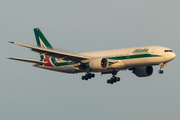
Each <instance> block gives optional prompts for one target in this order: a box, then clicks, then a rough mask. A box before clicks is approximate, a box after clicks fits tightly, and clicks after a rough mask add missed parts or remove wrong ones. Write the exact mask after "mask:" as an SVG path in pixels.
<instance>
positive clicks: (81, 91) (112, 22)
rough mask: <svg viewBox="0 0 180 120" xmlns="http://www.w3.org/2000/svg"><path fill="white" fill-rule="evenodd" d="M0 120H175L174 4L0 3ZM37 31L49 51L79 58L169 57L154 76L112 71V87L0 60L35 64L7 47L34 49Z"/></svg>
mask: <svg viewBox="0 0 180 120" xmlns="http://www.w3.org/2000/svg"><path fill="white" fill-rule="evenodd" d="M0 3H1V4H0V15H1V20H0V23H1V24H0V38H1V44H0V55H1V56H0V61H1V62H0V66H1V73H0V78H1V79H0V101H1V102H0V119H1V120H50V119H51V120H60V119H61V120H110V119H114V120H117V119H123V120H130V119H131V120H152V119H154V120H162V119H163V120H169V119H179V118H180V117H179V112H180V103H179V101H180V96H179V91H180V87H179V85H180V81H179V63H178V61H180V58H179V44H180V42H179V40H180V35H179V32H180V24H179V21H180V15H179V13H180V7H179V6H180V1H179V0H129V1H127V0H111V1H108V0H98V1H97V0H89V1H85V0H68V1H66V0H51V1H43V0H30V1H28V0H27V1H26V0H15V1H14V0H1V2H0ZM36 27H39V28H40V29H41V31H42V32H43V33H44V35H45V36H46V38H47V39H48V40H49V41H50V43H51V44H52V46H53V47H54V48H55V49H57V50H63V51H69V52H85V51H97V50H108V49H117V48H122V47H124V48H125V47H136V46H145V45H160V46H165V47H169V48H171V49H172V50H173V51H174V52H175V53H176V58H175V59H174V60H173V61H172V62H170V63H169V64H168V65H167V66H166V67H165V68H164V74H163V75H159V74H158V70H159V66H155V67H154V73H153V75H152V76H150V77H146V78H138V77H136V76H135V75H134V74H132V73H131V72H130V71H128V70H127V71H120V72H119V73H118V76H120V77H121V81H120V82H119V83H116V84H113V85H108V84H107V83H106V80H107V79H108V78H110V77H111V75H103V76H101V75H100V74H99V73H98V74H96V77H95V78H94V79H92V80H89V81H82V80H81V76H82V75H84V74H77V75H76V74H75V75H72V74H64V73H59V72H53V71H47V70H43V69H38V68H35V67H32V65H31V64H29V63H24V62H18V61H12V60H8V59H6V58H7V57H22V58H30V59H35V60H39V55H38V53H34V52H31V51H30V50H29V49H26V48H23V47H19V46H17V45H12V44H9V43H8V42H7V41H15V42H19V43H24V44H29V45H36V42H35V37H34V33H33V28H36Z"/></svg>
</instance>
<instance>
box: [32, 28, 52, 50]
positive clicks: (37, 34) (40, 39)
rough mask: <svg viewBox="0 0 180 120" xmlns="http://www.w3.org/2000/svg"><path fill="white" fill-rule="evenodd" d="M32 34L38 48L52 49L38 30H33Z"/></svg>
mask: <svg viewBox="0 0 180 120" xmlns="http://www.w3.org/2000/svg"><path fill="white" fill-rule="evenodd" d="M34 34H35V37H36V42H37V45H38V47H42V48H47V49H53V47H52V46H51V44H50V43H49V42H48V40H47V39H46V37H45V36H44V35H43V34H42V32H41V30H40V29H39V28H34Z"/></svg>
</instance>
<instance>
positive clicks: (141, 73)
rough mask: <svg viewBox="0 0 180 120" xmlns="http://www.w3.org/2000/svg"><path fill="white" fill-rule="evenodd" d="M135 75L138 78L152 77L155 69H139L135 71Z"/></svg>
mask: <svg viewBox="0 0 180 120" xmlns="http://www.w3.org/2000/svg"><path fill="white" fill-rule="evenodd" d="M133 73H134V74H135V75H136V76H138V77H147V76H150V75H152V73H153V67H152V66H146V67H137V68H134V69H133Z"/></svg>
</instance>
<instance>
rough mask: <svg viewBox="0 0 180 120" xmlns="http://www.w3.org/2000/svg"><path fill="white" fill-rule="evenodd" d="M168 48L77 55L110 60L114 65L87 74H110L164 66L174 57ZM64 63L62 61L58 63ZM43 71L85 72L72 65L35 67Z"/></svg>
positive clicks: (142, 48) (144, 48) (125, 49)
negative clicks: (141, 67)
mask: <svg viewBox="0 0 180 120" xmlns="http://www.w3.org/2000/svg"><path fill="white" fill-rule="evenodd" d="M165 50H169V51H170V49H169V48H166V47H161V46H143V47H134V48H123V49H114V50H104V51H95V52H85V53H79V55H84V56H90V57H92V58H96V57H102V58H106V59H108V60H112V61H113V62H114V64H110V65H109V66H108V68H107V69H103V70H90V71H89V72H112V71H114V70H115V71H119V70H125V69H130V68H136V67H140V66H153V65H159V64H161V63H163V64H165V63H167V62H169V61H171V60H172V59H174V57H175V53H174V52H172V51H170V52H165ZM59 62H64V61H59ZM37 67H40V68H44V69H49V70H54V71H59V72H65V73H78V72H87V71H86V70H85V71H80V70H77V69H75V68H74V67H73V65H64V66H58V67H44V66H37Z"/></svg>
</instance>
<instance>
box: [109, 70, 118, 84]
mask: <svg viewBox="0 0 180 120" xmlns="http://www.w3.org/2000/svg"><path fill="white" fill-rule="evenodd" d="M112 75H113V76H112V78H111V79H109V80H107V83H108V84H110V83H111V84H113V83H116V82H119V81H120V78H119V77H116V76H115V75H117V72H115V71H114V72H113V73H112Z"/></svg>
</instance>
